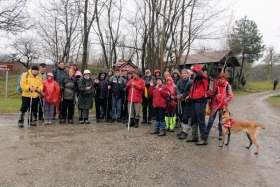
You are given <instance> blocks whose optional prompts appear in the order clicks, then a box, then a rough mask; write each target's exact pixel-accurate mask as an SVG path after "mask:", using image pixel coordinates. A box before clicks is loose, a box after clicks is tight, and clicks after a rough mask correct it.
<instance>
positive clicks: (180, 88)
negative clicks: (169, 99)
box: [175, 78, 192, 98]
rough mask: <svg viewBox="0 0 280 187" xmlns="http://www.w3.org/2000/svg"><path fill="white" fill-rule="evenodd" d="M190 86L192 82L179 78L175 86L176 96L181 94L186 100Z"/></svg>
mask: <svg viewBox="0 0 280 187" xmlns="http://www.w3.org/2000/svg"><path fill="white" fill-rule="evenodd" d="M191 86H192V80H191V79H190V78H187V79H183V78H180V80H179V81H178V84H177V85H176V88H175V92H176V94H177V95H179V94H182V95H183V98H186V97H187V96H188V95H189V93H190V89H191Z"/></svg>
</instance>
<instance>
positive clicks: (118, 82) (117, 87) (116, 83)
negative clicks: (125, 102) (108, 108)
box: [109, 75, 126, 98]
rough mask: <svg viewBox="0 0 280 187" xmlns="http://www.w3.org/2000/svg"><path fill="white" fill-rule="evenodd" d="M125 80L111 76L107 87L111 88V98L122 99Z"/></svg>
mask: <svg viewBox="0 0 280 187" xmlns="http://www.w3.org/2000/svg"><path fill="white" fill-rule="evenodd" d="M125 82H126V81H125V79H124V78H123V77H121V76H118V77H116V76H115V75H114V76H112V77H111V78H110V80H109V85H110V86H111V91H112V96H113V97H115V98H123V95H124V88H125Z"/></svg>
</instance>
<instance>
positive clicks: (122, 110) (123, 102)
mask: <svg viewBox="0 0 280 187" xmlns="http://www.w3.org/2000/svg"><path fill="white" fill-rule="evenodd" d="M127 72H128V71H127V70H121V74H122V75H121V77H122V78H123V79H124V80H125V83H124V85H126V83H127V82H128V81H127ZM123 93H124V94H123V98H122V108H121V119H122V120H123V122H125V121H126V122H127V120H128V119H127V116H125V114H126V113H127V112H126V111H125V105H126V103H127V100H126V94H127V92H126V88H124V92H123Z"/></svg>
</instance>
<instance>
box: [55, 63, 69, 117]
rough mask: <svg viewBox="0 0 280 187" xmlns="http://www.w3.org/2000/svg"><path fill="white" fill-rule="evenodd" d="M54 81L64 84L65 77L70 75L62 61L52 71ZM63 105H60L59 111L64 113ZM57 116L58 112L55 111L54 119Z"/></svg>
mask: <svg viewBox="0 0 280 187" xmlns="http://www.w3.org/2000/svg"><path fill="white" fill-rule="evenodd" d="M52 73H53V80H54V81H56V82H57V83H58V84H59V85H61V84H62V81H63V79H64V77H67V75H68V73H67V71H65V68H64V62H63V61H60V62H59V63H58V66H57V67H56V68H55V69H53V70H52ZM62 110H63V109H62V103H61V104H60V105H59V111H62ZM55 115H56V110H54V118H55Z"/></svg>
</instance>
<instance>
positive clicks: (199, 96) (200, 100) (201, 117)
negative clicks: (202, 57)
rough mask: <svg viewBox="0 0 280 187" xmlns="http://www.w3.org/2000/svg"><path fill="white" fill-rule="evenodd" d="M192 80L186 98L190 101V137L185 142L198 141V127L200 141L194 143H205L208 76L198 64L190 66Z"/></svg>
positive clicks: (206, 133)
mask: <svg viewBox="0 0 280 187" xmlns="http://www.w3.org/2000/svg"><path fill="white" fill-rule="evenodd" d="M192 72H193V77H194V79H193V82H192V86H191V90H190V93H189V95H188V96H187V97H186V100H188V99H190V101H191V102H192V114H191V126H192V137H191V138H190V139H188V140H187V142H197V141H198V127H199V130H200V139H201V140H200V141H199V142H197V143H196V145H207V138H208V132H207V128H206V123H205V110H206V104H207V94H206V92H207V89H208V77H207V75H206V74H205V73H204V72H203V70H202V68H201V66H200V65H195V66H194V67H193V68H192Z"/></svg>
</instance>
